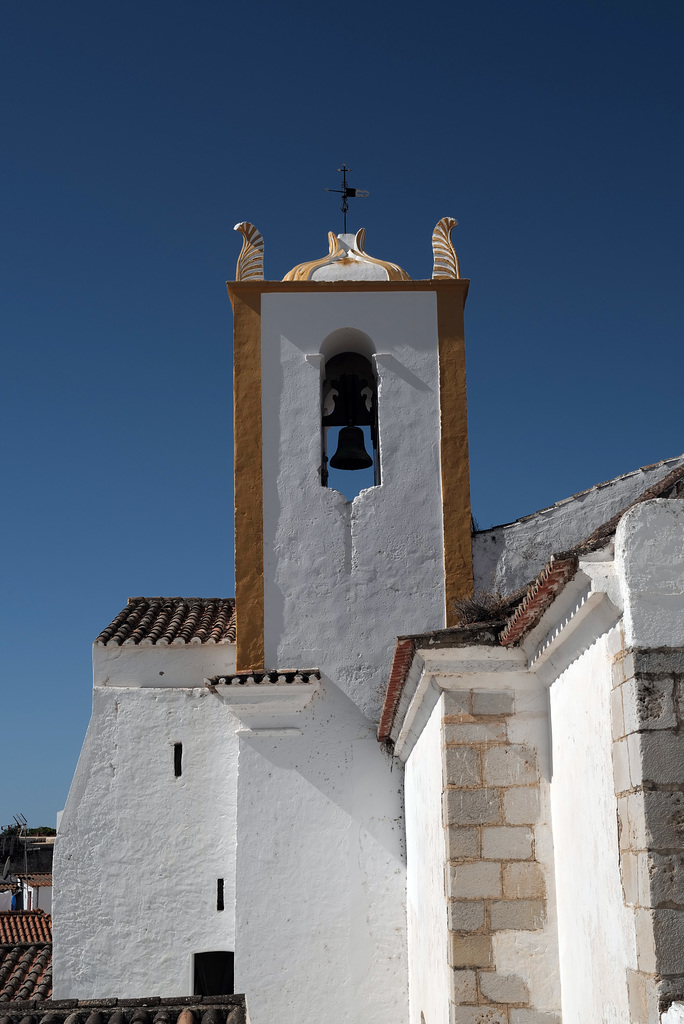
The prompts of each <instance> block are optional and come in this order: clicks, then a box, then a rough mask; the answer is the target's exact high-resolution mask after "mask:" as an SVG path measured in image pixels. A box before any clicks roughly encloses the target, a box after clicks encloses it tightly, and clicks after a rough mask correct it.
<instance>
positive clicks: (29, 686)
mask: <svg viewBox="0 0 684 1024" xmlns="http://www.w3.org/2000/svg"><path fill="white" fill-rule="evenodd" d="M1 34H2V38H3V48H4V53H3V55H2V74H3V78H4V83H3V107H4V111H3V120H4V127H3V131H2V139H3V143H4V145H3V147H2V156H1V160H2V172H3V173H2V181H3V184H2V191H1V196H2V205H3V208H4V209H3V222H4V232H3V233H4V241H3V275H2V293H3V294H2V309H3V313H2V328H3V339H4V346H3V351H4V359H3V369H4V373H3V375H2V376H3V392H4V394H3V399H2V415H3V417H4V427H3V440H4V445H3V448H4V452H3V458H4V466H3V477H2V478H3V482H4V484H5V491H4V501H3V503H2V517H3V523H2V536H3V538H4V556H3V562H2V564H3V570H4V571H3V586H2V600H3V605H4V607H3V611H2V627H3V654H2V659H3V665H2V739H1V740H0V744H1V749H2V785H1V786H0V824H3V823H6V822H8V821H10V820H11V816H12V814H13V813H15V812H22V813H23V814H25V815H26V816H27V818H28V819H29V821H30V823H31V824H33V825H38V824H46V823H47V824H50V823H53V822H54V817H55V812H56V811H57V810H58V809H59V808H61V807H62V806H63V804H64V801H65V799H66V795H67V791H68V786H69V783H70V780H71V776H72V773H73V769H74V766H75V763H76V759H77V757H78V752H79V749H80V745H81V742H82V739H83V735H84V732H85V728H86V725H87V720H88V715H89V711H90V687H91V670H90V643H91V641H92V639H93V638H94V636H95V635H96V634H97V633H98V632H99V630H100V629H101V628H102V627H103V626H104V625H106V624H107V623H108V622H109V621H110V619H111V618H112V617H113V616H114V615H115V614H116V613H117V612H118V611H119V610H120V608H121V607H122V606H123V604H124V603H125V601H126V598H127V597H128V596H129V595H135V594H165V595H173V594H183V595H187V596H193V595H203V596H224V595H232V593H233V558H232V412H231V312H230V305H229V302H228V299H227V296H226V291H225V285H224V282H225V281H226V279H228V278H232V277H233V275H234V269H235V260H236V257H237V253H238V251H239V241H240V239H239V237H238V236H237V235H236V234H233V232H232V227H233V225H234V224H235V222H236V221H239V220H250V221H253V222H254V223H256V224H257V226H258V227H259V228H260V230H261V231H262V232H263V234H264V236H265V239H266V276H267V277H271V278H280V277H282V276H283V274H284V273H285V272H286V271H287V270H288V269H289V268H290V267H292V266H293V265H294V264H296V263H298V262H300V261H301V260H304V259H310V258H313V257H315V256H317V255H319V254H323V253H324V252H326V251H327V250H326V235H327V232H328V230H330V229H334V230H336V231H339V230H341V217H340V214H339V212H338V204H337V197H335V196H331V195H328V194H327V193H325V192H324V191H323V189H324V188H325V186H331V187H335V186H336V185H337V180H338V176H337V174H336V173H335V169H336V168H337V167H339V166H340V165H341V163H342V162H343V161H346V163H347V164H348V165H349V166H351V167H352V168H353V172H354V173H353V175H352V184H355V185H357V186H358V187H359V188H365V189H368V191H369V192H370V193H371V195H370V198H369V199H364V200H357V202H356V205H355V206H352V212H351V216H350V229H352V228H353V229H356V228H357V227H360V226H365V227H366V228H367V247H368V251H369V252H371V253H373V254H377V255H378V256H381V257H384V258H387V259H390V260H394V261H396V262H398V263H400V264H401V265H402V266H404V267H405V268H406V270H407V271H408V272H409V274H411V275H412V276H413V277H429V276H430V272H431V251H430V236H431V232H432V228H433V226H434V224H435V222H436V221H437V220H438V219H439V218H440V217H442V216H444V215H447V214H449V215H452V216H455V217H457V218H458V220H459V221H460V226H459V227H458V228H457V229H456V231H455V241H456V245H457V250H458V252H459V256H460V258H461V265H462V270H463V274H464V276H467V277H469V278H470V279H471V282H472V283H471V288H470V296H469V300H468V305H467V308H466V316H467V320H466V338H467V352H468V386H469V393H468V401H469V422H470V442H471V467H472V500H473V511H474V514H475V516H476V517H477V520H478V521H479V524H480V526H488V525H492V524H493V523H498V522H505V521H508V520H511V519H514V518H516V517H518V516H520V515H524V514H526V513H528V512H531V511H533V510H535V509H537V508H540V507H543V506H545V505H548V504H550V503H552V502H554V501H556V500H559V499H561V498H563V497H565V496H567V495H568V494H570V493H572V492H574V491H577V490H580V489H583V488H585V487H589V486H591V485H592V484H593V483H596V482H598V481H600V480H604V479H608V478H611V477H613V476H616V475H617V474H619V473H623V472H626V471H629V470H630V469H633V468H635V467H637V466H639V465H644V464H647V463H651V462H654V461H658V460H660V459H662V458H666V457H669V456H672V455H675V454H678V453H680V452H681V451H682V450H684V431H683V430H682V412H681V382H682V379H683V378H684V372H683V371H684V355H683V354H682V351H683V349H682V322H683V319H684V317H683V314H682V301H681V293H682V284H681V282H682V277H683V271H684V267H683V265H682V264H683V260H682V230H681V226H682V177H683V175H682V163H683V161H682V157H683V156H684V143H683V141H682V139H683V133H682V99H683V94H684V88H683V86H682V43H683V41H684V39H683V37H684V7H683V6H682V4H681V2H680V0H672V2H663V0H651V2H650V3H649V4H643V3H635V2H631V0H593V2H591V0H554V2H553V3H549V0H534V2H525V0H523V2H520V3H512V2H508V0H506V2H503V0H501V2H490V0H482V2H479V3H467V4H466V3H457V2H456V3H455V2H453V0H449V2H438V3H436V4H420V5H413V4H411V5H409V4H407V3H403V4H402V3H395V4H388V3H386V2H384V3H378V2H375V0H370V2H366V3H364V4H348V5H346V6H345V5H340V4H336V5H330V4H329V5H321V4H319V3H309V2H305V3H301V2H300V3H294V4H275V3H273V4H264V3H259V2H253V3H251V4H243V3H235V2H232V3H231V2H228V0H183V2H179V0H165V2H164V3H161V2H159V0H157V2H153V0H147V2H145V3H141V2H140V0H136V2H131V0H117V3H109V4H105V3H93V2H92V0H61V2H60V3H53V2H49V0H25V2H23V3H14V4H10V3H6V4H4V5H3V10H2V31H1Z"/></svg>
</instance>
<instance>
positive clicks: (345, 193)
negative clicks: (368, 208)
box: [325, 164, 368, 235]
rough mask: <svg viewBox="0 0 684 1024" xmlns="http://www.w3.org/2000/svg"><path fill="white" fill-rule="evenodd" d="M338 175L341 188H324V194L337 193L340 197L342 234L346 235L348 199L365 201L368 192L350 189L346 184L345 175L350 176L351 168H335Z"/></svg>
mask: <svg viewBox="0 0 684 1024" xmlns="http://www.w3.org/2000/svg"><path fill="white" fill-rule="evenodd" d="M337 170H338V173H339V174H341V175H342V188H326V190H325V191H326V192H337V193H338V194H339V195H341V196H342V205H341V206H340V210H341V211H342V216H343V218H344V233H345V235H346V233H347V211H348V210H349V203H348V202H347V200H348V199H366V198H367V197H368V192H365V191H364V190H363V189H360V188H352V187H351V185H348V184H347V175H348V174H351V167H347V165H346V164H342V166H341V167H338V168H337Z"/></svg>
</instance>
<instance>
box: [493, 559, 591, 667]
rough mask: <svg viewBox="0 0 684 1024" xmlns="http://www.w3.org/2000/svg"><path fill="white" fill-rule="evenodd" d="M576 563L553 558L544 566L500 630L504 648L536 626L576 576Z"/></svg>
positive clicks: (571, 560) (573, 560)
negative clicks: (558, 595) (566, 585)
mask: <svg viewBox="0 0 684 1024" xmlns="http://www.w3.org/2000/svg"><path fill="white" fill-rule="evenodd" d="M577 564H578V562H577V558H576V557H574V556H571V557H570V558H559V559H554V558H552V559H551V561H550V562H549V563H548V565H546V566H544V568H543V569H542V571H541V572H540V573H539V575H538V576H537V578H536V580H534V582H533V583H531V584H530V587H529V589H528V591H527V593H526V594H525V597H524V598H523V599H522V601H521V602H520V604H519V605H518V607H517V608H516V609H515V611H514V612H513V614H512V615H511V617H510V619H509V620H508V622H507V623H506V626H505V628H504V629H503V630H502V631H501V636H500V640H501V643H502V644H503V646H504V647H509V646H510V645H511V644H514V643H515V642H516V640H519V639H520V638H521V637H522V636H523V634H525V633H528V632H529V630H531V629H532V628H533V627H534V626H536V625H537V623H538V622H539V620H540V619H541V617H542V615H543V614H544V612H545V611H546V609H547V608H549V607H550V605H551V604H552V603H553V601H554V600H555V598H556V595H557V594H559V593H560V591H561V590H562V589H563V587H564V586H565V584H566V583H568V582H569V580H571V579H572V578H573V576H574V575H575V574H576V572H577Z"/></svg>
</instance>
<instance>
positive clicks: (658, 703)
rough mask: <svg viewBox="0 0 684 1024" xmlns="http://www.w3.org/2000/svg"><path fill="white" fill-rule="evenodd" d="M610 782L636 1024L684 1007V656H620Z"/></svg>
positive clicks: (667, 652) (649, 652)
mask: <svg viewBox="0 0 684 1024" xmlns="http://www.w3.org/2000/svg"><path fill="white" fill-rule="evenodd" d="M611 723H612V733H613V774H614V780H615V792H616V796H617V810H618V825H619V835H620V873H621V878H622V888H623V897H624V901H625V904H626V906H628V907H631V908H632V910H633V912H634V927H635V934H636V950H637V970H628V972H627V985H628V990H629V1001H630V1018H631V1021H630V1024H659V1021H660V1013H661V1012H662V1011H663V1010H664V1009H666V1008H667V1007H668V1006H669V1005H670V1003H671V1002H672V1001H673V1000H675V999H682V998H684V648H660V649H653V648H644V649H632V650H623V651H621V652H620V653H619V654H618V656H617V657H616V659H615V662H614V665H613V690H612V694H611Z"/></svg>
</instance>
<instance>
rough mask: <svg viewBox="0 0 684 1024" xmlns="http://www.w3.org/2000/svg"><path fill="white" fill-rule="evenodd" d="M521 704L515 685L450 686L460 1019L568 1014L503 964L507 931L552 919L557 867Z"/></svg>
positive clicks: (451, 885)
mask: <svg viewBox="0 0 684 1024" xmlns="http://www.w3.org/2000/svg"><path fill="white" fill-rule="evenodd" d="M515 705H516V695H515V693H514V691H513V690H503V689H502V690H496V691H495V690H482V691H478V690H467V691H451V690H450V691H446V692H445V693H444V711H443V718H442V740H443V745H442V757H443V784H444V788H443V793H442V812H443V824H444V827H445V839H446V857H447V864H446V882H445V886H446V897H447V908H448V928H449V964H450V968H451V992H450V1021H451V1024H559V1022H560V1015H559V1014H558V1013H556V1012H553V1011H549V1010H548V1008H545V1009H539V1008H537V1007H535V1005H534V999H533V996H532V994H531V993H530V990H529V986H528V983H527V981H526V979H525V978H524V977H522V976H521V975H520V974H517V973H514V970H512V969H511V968H510V967H507V966H506V965H505V964H499V963H497V960H498V957H497V939H499V938H500V937H501V936H502V933H504V932H509V933H511V932H512V933H515V937H516V942H517V941H518V939H519V938H520V937H521V933H527V932H538V931H539V930H541V929H543V928H544V926H545V923H546V921H547V887H548V884H549V872H548V870H547V866H546V865H544V864H543V863H541V862H540V859H539V857H538V840H539V836H540V834H541V833H540V772H539V764H538V760H539V758H538V750H537V749H536V748H535V746H534V745H533V744H531V743H528V742H525V740H524V735H525V729H524V728H522V729H521V728H520V727H518V728H516V726H519V725H520V723H519V722H517V721H516V706H515ZM521 717H523V718H524V717H525V716H521ZM533 717H536V718H539V717H540V716H539V715H538V714H537V715H536V716H533ZM551 884H552V880H551ZM524 945H525V943H524V942H521V943H520V950H522V947H523V946H524ZM543 947H544V942H542V943H540V948H543ZM518 956H519V957H521V956H522V953H521V952H519V953H518ZM502 959H503V960H505V959H506V958H505V957H502ZM514 960H515V958H513V962H514ZM508 963H509V964H510V963H511V960H510V958H509V960H508ZM553 968H554V969H556V970H557V964H554V965H553Z"/></svg>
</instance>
